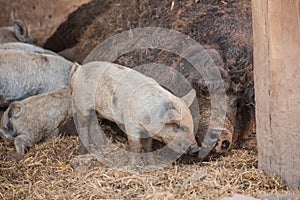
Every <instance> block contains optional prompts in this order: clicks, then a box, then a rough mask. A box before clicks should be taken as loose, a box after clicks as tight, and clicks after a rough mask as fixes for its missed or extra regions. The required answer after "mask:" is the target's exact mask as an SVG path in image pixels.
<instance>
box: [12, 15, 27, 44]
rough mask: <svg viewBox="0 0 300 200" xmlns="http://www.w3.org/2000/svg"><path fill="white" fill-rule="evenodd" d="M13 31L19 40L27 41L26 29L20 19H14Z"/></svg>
mask: <svg viewBox="0 0 300 200" xmlns="http://www.w3.org/2000/svg"><path fill="white" fill-rule="evenodd" d="M14 32H15V35H16V37H17V39H18V40H19V41H20V42H27V41H28V29H27V27H26V25H25V24H24V22H23V21H21V20H16V21H14Z"/></svg>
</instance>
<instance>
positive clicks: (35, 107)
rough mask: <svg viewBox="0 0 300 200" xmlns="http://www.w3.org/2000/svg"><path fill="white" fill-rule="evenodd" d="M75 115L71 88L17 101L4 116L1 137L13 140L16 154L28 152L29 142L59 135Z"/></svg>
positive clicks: (33, 142) (31, 143)
mask: <svg viewBox="0 0 300 200" xmlns="http://www.w3.org/2000/svg"><path fill="white" fill-rule="evenodd" d="M72 116H73V114H72V103H71V91H70V88H69V87H64V88H61V89H59V90H56V91H52V92H49V93H45V94H40V95H37V96H33V97H29V98H27V99H25V100H23V101H15V102H13V103H11V104H10V106H9V108H8V109H7V110H6V111H5V112H4V114H3V116H2V118H1V124H0V125H1V126H0V127H1V128H0V137H1V138H2V139H4V140H13V141H14V145H15V148H16V151H17V153H19V154H25V152H26V150H27V148H28V147H29V146H30V145H33V144H37V143H39V142H40V141H41V140H42V139H45V138H47V137H51V136H56V135H58V134H59V127H60V126H64V124H65V123H67V122H68V121H69V120H70V119H72Z"/></svg>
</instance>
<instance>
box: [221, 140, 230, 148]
mask: <svg viewBox="0 0 300 200" xmlns="http://www.w3.org/2000/svg"><path fill="white" fill-rule="evenodd" d="M229 146H230V142H229V141H228V140H224V141H222V146H221V149H228V148H229Z"/></svg>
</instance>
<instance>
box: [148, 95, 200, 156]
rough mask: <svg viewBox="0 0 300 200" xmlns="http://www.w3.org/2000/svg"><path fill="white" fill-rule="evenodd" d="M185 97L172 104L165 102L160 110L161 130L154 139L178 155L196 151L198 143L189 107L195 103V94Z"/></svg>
mask: <svg viewBox="0 0 300 200" xmlns="http://www.w3.org/2000/svg"><path fill="white" fill-rule="evenodd" d="M188 95H190V96H189V100H187V99H186V98H185V97H183V98H182V99H180V98H177V99H176V100H174V101H172V102H165V103H164V105H163V106H161V109H160V117H159V118H160V120H159V125H160V128H161V129H160V130H159V132H158V133H157V134H155V135H154V136H153V138H155V139H158V140H160V141H162V142H164V143H166V144H167V145H168V146H169V147H170V148H171V149H173V150H174V151H176V152H178V153H185V152H186V151H187V150H192V151H195V148H197V147H198V146H197V143H196V140H195V136H194V132H193V131H194V123H193V118H192V115H191V112H190V110H189V106H190V105H191V103H192V102H193V99H194V97H195V96H194V95H195V94H194V92H193V93H192V94H188Z"/></svg>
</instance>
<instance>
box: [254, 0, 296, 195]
mask: <svg viewBox="0 0 300 200" xmlns="http://www.w3.org/2000/svg"><path fill="white" fill-rule="evenodd" d="M299 4H300V0H252V12H253V29H254V81H255V95H256V97H255V98H256V121H257V140H258V141H257V142H258V151H259V160H258V165H259V168H260V169H262V170H263V171H264V172H266V173H267V174H276V175H278V176H280V177H281V178H282V179H283V180H284V181H286V183H287V184H288V186H289V187H290V188H294V189H298V190H299V189H300V10H299V9H300V7H299Z"/></svg>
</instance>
